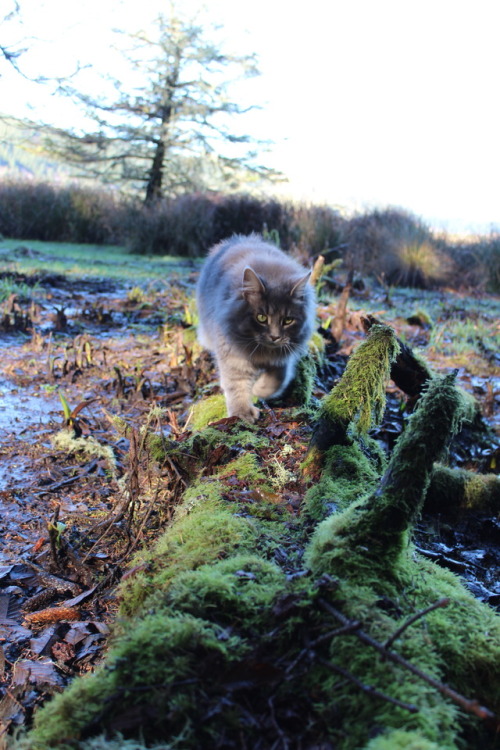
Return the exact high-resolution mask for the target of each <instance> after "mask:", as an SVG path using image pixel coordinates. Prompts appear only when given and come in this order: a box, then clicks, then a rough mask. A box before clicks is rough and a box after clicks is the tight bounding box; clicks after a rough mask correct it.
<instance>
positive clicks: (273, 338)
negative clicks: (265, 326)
mask: <svg viewBox="0 0 500 750" xmlns="http://www.w3.org/2000/svg"><path fill="white" fill-rule="evenodd" d="M269 338H270V339H271V341H277V340H278V339H279V336H273V335H272V334H271V333H270V334H269Z"/></svg>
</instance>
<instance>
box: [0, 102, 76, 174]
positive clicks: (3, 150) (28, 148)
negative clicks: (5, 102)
mask: <svg viewBox="0 0 500 750" xmlns="http://www.w3.org/2000/svg"><path fill="white" fill-rule="evenodd" d="M42 141H43V139H42V135H41V132H40V129H39V128H37V127H36V126H34V125H33V124H31V123H29V122H23V121H21V120H16V119H14V118H12V117H8V116H6V115H2V114H0V178H2V177H14V178H15V177H26V178H33V179H36V180H47V181H52V180H65V179H68V178H70V177H71V172H70V170H69V169H68V167H67V166H65V165H64V164H62V163H61V162H58V161H57V159H55V158H54V157H53V156H51V155H50V154H48V153H47V152H46V150H45V149H44V147H43V142H42Z"/></svg>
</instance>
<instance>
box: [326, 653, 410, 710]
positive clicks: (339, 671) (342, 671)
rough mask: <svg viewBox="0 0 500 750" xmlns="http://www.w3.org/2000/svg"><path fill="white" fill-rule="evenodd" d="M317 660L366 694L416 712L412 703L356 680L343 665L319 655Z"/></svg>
mask: <svg viewBox="0 0 500 750" xmlns="http://www.w3.org/2000/svg"><path fill="white" fill-rule="evenodd" d="M317 660H318V661H319V663H320V664H322V665H323V666H324V667H326V668H327V669H329V670H330V671H332V672H337V674H340V675H342V677H345V678H346V680H349V682H352V683H354V685H356V686H357V687H358V688H359V689H360V690H362V691H363V692H364V693H367V694H368V695H372V696H373V697H374V698H380V699H381V700H384V701H387V702H388V703H393V704H394V705H395V706H398V707H399V708H405V709H406V710H407V711H409V712H410V713H411V714H416V713H418V710H419V709H418V708H417V706H415V705H413V703H404V702H403V701H399V700H398V699H397V698H391V696H390V695H387V694H386V693H382V691H381V690H377V688H374V687H373V685H366V684H365V683H364V682H361V680H358V678H357V677H354V675H353V674H351V673H350V672H348V671H347V669H344V668H343V667H339V666H338V664H334V663H333V662H331V661H327V660H326V659H322V658H321V657H319V656H318V657H317Z"/></svg>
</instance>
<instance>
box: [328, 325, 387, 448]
mask: <svg viewBox="0 0 500 750" xmlns="http://www.w3.org/2000/svg"><path fill="white" fill-rule="evenodd" d="M398 352H399V344H398V342H397V339H396V336H395V335H394V331H393V330H392V328H389V327H388V326H383V325H374V326H372V328H371V329H370V333H369V335H368V338H367V339H366V341H364V342H363V343H362V344H360V345H359V346H358V348H357V349H356V350H355V352H354V353H353V354H352V355H351V357H350V358H349V361H348V363H347V367H346V369H345V372H344V374H343V376H342V378H341V380H340V382H339V383H338V384H337V385H336V386H335V388H333V390H332V391H331V393H329V394H328V395H327V396H326V397H325V398H324V399H323V403H322V407H321V414H320V418H321V416H325V417H327V418H328V420H330V421H332V422H341V423H345V424H348V423H349V422H351V420H353V419H354V417H355V416H356V415H357V422H356V426H357V429H358V430H359V432H360V433H366V432H367V431H368V430H369V428H370V427H371V426H372V424H374V423H377V422H379V421H380V419H381V418H382V415H383V413H384V408H385V384H386V382H387V380H388V379H389V376H390V368H391V364H392V362H394V360H395V359H396V356H397V354H398Z"/></svg>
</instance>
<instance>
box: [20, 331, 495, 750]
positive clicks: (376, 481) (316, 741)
mask: <svg viewBox="0 0 500 750" xmlns="http://www.w3.org/2000/svg"><path fill="white" fill-rule="evenodd" d="M370 347H371V348H370ZM360 352H363V349H362V347H361V346H360V347H359V348H358V350H357V352H356V353H355V354H354V355H353V357H352V358H351V363H350V368H349V367H348V369H347V370H346V373H345V375H344V378H345V379H346V380H345V382H343V383H342V381H341V384H339V386H340V387H339V386H337V390H336V391H335V389H334V391H333V392H332V394H330V396H328V397H327V398H326V399H325V402H324V403H323V405H322V407H321V411H320V418H323V419H326V420H331V418H332V414H333V421H335V420H337V421H339V422H340V423H341V424H345V430H344V436H345V440H344V442H343V444H330V445H329V447H327V448H324V447H323V446H322V455H323V461H322V472H321V474H320V475H319V476H318V477H316V478H315V480H314V482H312V481H310V480H308V483H307V482H306V483H305V484H304V483H303V484H302V485H301V486H302V488H303V494H304V500H303V504H302V511H301V514H299V515H298V514H297V513H296V512H295V511H293V509H292V510H291V509H290V508H289V506H288V504H287V502H285V499H284V498H286V496H287V487H288V485H287V483H288V484H289V483H290V481H291V479H290V477H288V478H286V479H283V476H284V474H283V471H282V469H283V467H282V468H281V470H280V471H281V473H280V471H278V469H277V468H276V463H277V460H278V459H277V458H276V456H277V455H278V453H276V452H275V453H274V454H270V451H273V450H274V451H277V450H278V451H281V453H282V454H283V455H284V454H285V449H286V447H287V445H288V443H287V440H289V438H287V434H288V433H287V431H285V434H284V437H283V438H282V442H281V443H279V439H280V438H278V437H277V431H276V429H274V427H275V426H273V425H271V427H273V429H271V430H270V431H267V432H266V430H265V429H263V428H262V427H256V426H250V427H248V426H244V427H242V425H241V423H238V420H233V421H231V420H224V423H223V427H224V429H218V428H217V425H215V426H210V427H208V428H206V429H204V430H202V431H201V432H199V433H197V434H196V435H193V436H192V437H191V438H189V440H187V441H186V442H185V444H184V449H185V450H186V451H190V452H191V464H192V473H193V477H194V478H193V480H192V483H191V485H190V486H189V487H188V489H187V490H186V491H185V493H184V495H183V498H182V502H181V503H180V504H179V506H178V507H177V509H176V512H175V516H174V519H173V521H172V523H171V524H170V525H169V527H168V528H167V529H166V530H165V532H164V533H163V535H162V536H161V537H160V538H159V539H158V541H157V542H156V544H155V545H154V547H153V548H151V549H144V550H142V551H141V552H140V553H138V554H137V555H136V557H135V559H134V560H133V562H132V567H131V571H132V572H131V574H130V575H129V576H128V577H127V578H126V580H125V581H124V582H123V583H122V585H121V587H120V597H121V600H122V605H121V615H120V618H119V620H118V621H117V624H116V627H115V634H114V639H113V642H112V644H111V647H110V649H109V653H108V655H107V657H106V660H105V662H104V664H103V665H102V666H101V667H100V668H99V669H98V670H97V671H96V672H95V673H94V674H92V675H89V676H87V677H85V678H81V679H77V680H75V681H74V683H73V684H72V685H71V686H70V687H69V688H68V689H67V690H65V691H64V692H63V693H62V694H60V695H58V696H56V697H55V698H54V699H53V700H52V701H51V702H49V703H48V704H47V705H46V706H45V707H44V708H43V709H42V710H40V711H38V713H37V714H36V716H35V726H34V729H33V730H32V731H31V732H30V734H29V735H28V736H27V737H26V738H25V739H23V740H20V741H19V742H18V743H17V747H18V748H19V749H20V750H21V748H30V750H48V749H49V748H51V749H52V748H55V747H58V748H63V749H65V748H68V750H69V748H72V750H75V748H77V749H81V750H97V749H99V750H101V749H102V750H115V749H116V748H118V747H120V748H127V747H128V745H127V742H128V741H129V740H128V739H123V736H125V738H132V739H131V740H130V742H131V743H133V744H131V745H130V747H131V748H133V749H134V750H140V748H145V747H152V748H154V747H156V748H163V749H164V750H167V749H168V750H170V748H183V749H185V750H195V749H196V750H198V748H211V749H213V750H232V749H235V750H240V749H241V750H243V748H252V750H271V748H294V749H295V748H297V750H298V748H311V747H324V748H333V747H334V748H336V750H403V749H404V750H459V748H460V750H464V749H465V750H477V748H478V747H481V748H487V747H490V746H493V737H494V732H495V731H496V730H498V726H499V725H498V720H497V718H496V713H498V711H500V618H499V617H498V615H496V614H495V612H494V611H493V610H492V609H491V608H489V607H488V605H485V604H483V603H482V602H479V601H478V600H476V599H474V598H473V596H472V595H471V594H470V593H469V592H468V591H466V589H465V588H464V586H463V585H462V583H461V582H460V580H459V579H458V578H457V577H456V576H455V575H454V574H452V573H450V572H449V571H446V570H443V569H441V568H439V567H437V566H436V565H434V564H433V563H432V562H430V561H428V560H426V559H423V558H421V557H420V556H419V555H418V554H417V553H416V551H415V548H414V546H413V544H412V541H411V532H412V528H413V525H414V523H415V520H416V519H417V518H418V516H419V514H420V512H421V510H422V506H423V503H424V500H425V498H426V496H428V493H429V488H430V487H432V481H433V480H432V478H433V476H435V471H436V469H435V468H434V462H435V460H437V459H438V458H440V457H441V455H442V452H443V449H444V448H445V446H446V444H447V442H448V441H449V439H450V437H451V435H452V434H453V433H454V432H456V431H457V429H458V428H459V425H460V422H461V420H462V419H463V418H464V412H465V411H466V409H465V407H464V401H463V399H462V394H461V393H460V392H459V391H458V390H457V388H456V387H455V383H454V378H453V376H445V377H443V378H441V377H433V378H432V379H430V380H429V382H428V384H427V388H426V389H425V393H424V394H423V395H422V397H421V399H420V400H419V404H418V408H417V409H416V411H415V413H414V414H413V415H412V417H411V419H410V420H409V422H408V425H407V428H406V430H405V433H404V434H403V435H402V436H401V437H400V438H399V441H398V443H397V445H396V448H395V450H394V453H393V455H392V456H391V458H390V459H389V461H387V459H386V458H385V457H384V455H383V453H382V452H381V450H380V449H379V448H378V446H377V444H376V443H375V441H373V440H371V439H370V438H369V437H367V436H366V435H365V433H364V430H363V429H359V428H360V421H361V426H365V425H366V424H367V423H368V422H369V421H371V419H372V418H373V415H374V414H375V415H379V416H380V413H381V408H382V405H383V383H384V382H385V377H386V376H387V372H388V370H389V369H390V365H391V362H392V361H393V358H394V356H395V354H396V352H397V346H396V344H395V339H394V336H393V334H392V332H391V331H390V330H387V328H386V327H374V330H372V332H371V334H370V337H369V339H368V340H367V342H366V346H364V352H365V354H366V353H367V352H368V354H370V365H369V366H368V365H366V366H363V363H362V354H360ZM375 352H378V354H377V355H376V354H375ZM352 360H354V364H352ZM365 364H366V363H365ZM343 380H344V379H343ZM352 392H354V393H355V394H356V399H357V400H356V399H354V398H352V397H351V395H352ZM340 396H342V398H340ZM345 402H347V403H345ZM358 415H362V417H361V419H360V418H358V421H357V423H356V426H357V429H354V430H353V429H351V428H352V426H353V425H352V423H353V421H354V420H355V418H356V416H358ZM363 418H364V419H365V420H366V421H363ZM297 419H298V417H297V415H295V417H294V424H296V423H297ZM221 425H222V423H221ZM348 430H349V433H348ZM306 434H307V431H306V432H304V435H306ZM304 439H305V438H304ZM197 445H202V446H203V455H201V454H200V455H199V456H197V455H196V450H195V449H196V446H197ZM207 446H210V451H211V453H212V454H214V453H216V452H217V450H218V447H220V446H224V447H225V449H227V448H228V446H229V450H224V451H221V452H220V455H221V456H222V455H223V456H224V464H223V465H221V466H219V467H211V469H210V472H208V471H207V460H206V456H207V453H206V450H207ZM288 448H290V446H289V445H288ZM304 450H305V446H304ZM270 455H271V458H270V457H269V456H270ZM278 463H279V462H278ZM278 468H279V467H278ZM287 471H288V473H289V474H290V470H289V469H287ZM433 472H434V474H433ZM293 481H294V483H295V484H294V486H299V484H300V482H303V474H302V472H301V469H300V461H299V459H297V463H296V468H295V476H294V477H293Z"/></svg>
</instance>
